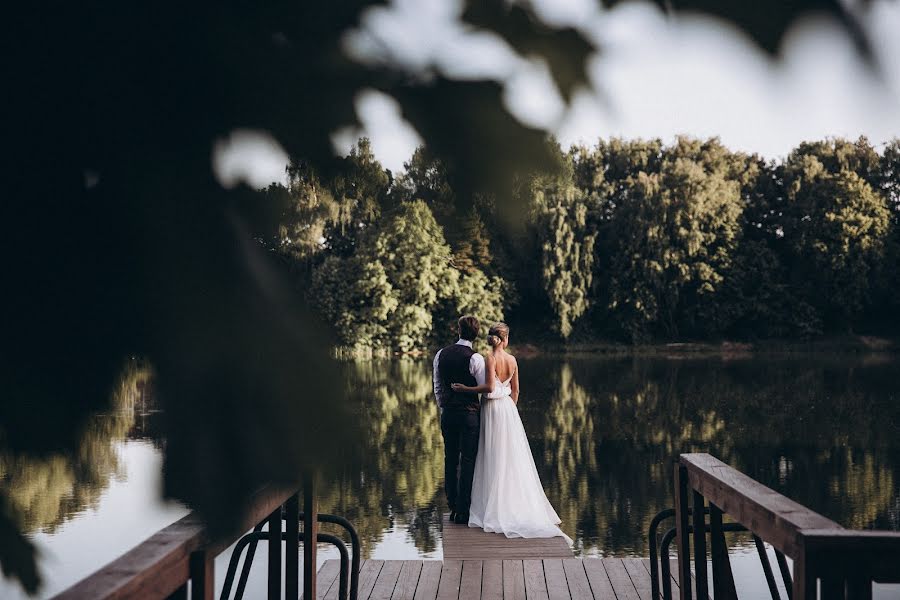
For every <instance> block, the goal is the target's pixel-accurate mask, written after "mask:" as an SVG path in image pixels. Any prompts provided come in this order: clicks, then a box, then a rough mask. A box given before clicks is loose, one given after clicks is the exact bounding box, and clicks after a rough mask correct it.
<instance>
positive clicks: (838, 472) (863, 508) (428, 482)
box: [0, 357, 900, 556]
mask: <svg viewBox="0 0 900 600" xmlns="http://www.w3.org/2000/svg"><path fill="white" fill-rule="evenodd" d="M520 365H521V382H522V398H521V401H520V403H519V410H520V412H521V414H522V418H523V421H524V423H525V428H526V430H527V432H528V436H529V440H530V442H531V448H532V451H533V452H534V456H535V463H536V464H537V467H538V470H539V471H540V475H541V480H542V481H543V483H544V487H545V489H546V490H547V494H548V497H549V498H550V501H551V502H552V503H553V505H554V506H555V507H556V509H557V511H558V512H559V514H560V517H561V518H562V519H563V528H564V529H565V530H566V532H567V533H568V534H569V535H571V536H572V537H573V538H574V539H575V549H576V552H577V553H579V554H582V555H597V554H604V555H626V554H637V555H645V553H646V544H647V540H646V531H647V527H648V525H649V522H650V519H652V517H653V516H654V515H655V514H656V513H657V512H658V511H659V510H662V509H663V508H666V507H669V506H671V505H672V499H671V474H672V463H673V460H674V459H675V457H676V456H677V455H678V453H680V452H689V451H703V452H710V453H712V454H714V455H716V456H718V457H719V458H721V459H722V460H724V461H725V462H727V463H728V464H730V465H732V466H734V467H735V468H737V469H740V470H742V471H744V472H746V473H747V474H748V475H750V476H751V477H753V478H755V479H758V480H759V481H761V482H763V483H765V484H766V485H769V486H771V487H773V488H775V489H776V490H779V491H780V492H782V493H784V494H785V495H787V496H789V497H791V498H794V499H796V500H797V501H799V502H801V503H803V504H805V505H807V506H809V507H810V508H812V509H813V510H816V511H819V512H821V513H823V514H825V515H826V516H828V517H830V518H832V519H834V520H836V521H837V522H839V523H841V524H843V525H845V526H848V527H854V528H879V529H898V528H900V403H898V402H897V387H898V386H897V384H896V382H895V378H894V376H893V374H894V373H895V371H896V368H897V366H898V363H897V361H894V360H886V361H872V360H868V361H867V360H857V359H849V360H848V359H846V358H845V359H836V358H834V359H829V358H822V357H816V358H812V357H803V358H796V357H788V358H765V357H756V358H746V359H740V360H731V361H729V360H724V359H721V358H689V359H680V360H673V359H666V358H625V359H620V358H598V357H593V358H564V359H560V358H552V357H542V358H535V359H522V360H521V361H520ZM430 366H431V365H430V361H429V360H411V359H404V360H394V361H361V362H350V363H344V364H343V369H344V374H343V380H344V381H345V382H346V385H347V388H348V392H349V395H350V397H351V398H352V399H353V406H354V408H355V411H354V415H353V419H355V420H357V421H358V423H359V424H360V426H361V430H362V434H361V436H360V438H359V440H358V441H357V442H355V443H354V444H352V445H350V446H346V445H340V444H338V443H336V447H335V448H334V452H335V453H336V454H337V455H338V456H339V458H341V459H342V460H341V461H340V462H341V464H342V465H343V466H342V470H341V472H340V474H339V476H336V477H334V478H333V479H331V480H330V481H322V482H321V483H320V488H319V497H320V500H319V507H320V510H321V511H322V512H330V513H335V514H341V515H345V516H347V517H348V518H349V519H350V520H351V521H353V522H354V524H355V525H356V527H357V529H358V531H359V533H360V536H361V538H362V541H363V545H364V553H365V555H366V556H370V555H371V554H372V552H373V549H374V548H375V546H376V545H377V544H378V542H379V541H381V540H382V539H384V537H385V535H386V534H387V533H388V532H390V531H392V530H393V531H400V532H405V533H406V535H407V536H408V538H407V539H408V540H409V541H410V542H411V543H412V544H414V546H415V548H416V549H417V550H418V552H419V554H420V555H423V556H425V555H432V556H436V555H437V552H438V550H439V548H440V520H441V515H442V514H443V513H444V512H445V511H446V503H445V500H444V496H443V441H442V439H441V433H440V425H439V422H438V416H437V409H436V407H435V405H434V400H433V396H432V384H431V370H430ZM148 375H149V374H148V372H147V371H146V370H142V369H132V370H131V371H130V372H129V373H128V374H127V376H126V377H125V378H123V385H122V387H121V389H120V391H119V392H118V393H117V394H116V399H115V410H113V411H112V412H111V413H110V414H108V415H104V416H100V417H98V418H97V419H95V420H94V421H93V422H92V424H91V427H89V428H87V429H86V430H85V432H84V434H83V436H82V440H81V445H80V449H79V451H78V453H77V454H76V455H74V456H63V455H53V454H50V455H45V456H43V457H39V458H35V457H24V456H13V455H11V454H9V453H7V454H2V455H0V485H2V486H3V488H4V493H6V494H7V495H8V497H9V498H10V503H11V505H12V507H13V513H14V514H15V515H16V518H17V519H18V521H19V523H20V525H21V526H22V528H23V529H24V530H25V531H28V532H34V531H38V530H41V531H51V532H52V531H53V530H54V529H55V528H57V527H59V526H60V525H61V524H62V523H65V522H66V521H67V520H68V519H70V518H71V517H72V516H73V515H74V514H76V513H78V512H80V511H83V510H85V509H86V508H88V507H92V506H94V505H95V504H96V502H97V499H98V498H99V497H100V495H101V493H102V492H103V490H104V489H106V487H107V486H108V485H109V481H110V480H111V478H113V477H117V476H119V475H120V474H121V473H122V472H123V471H122V469H123V466H122V465H121V464H120V462H119V458H118V456H117V454H116V442H117V441H119V440H123V439H124V438H125V437H126V435H128V436H132V437H133V436H135V435H138V436H141V437H146V436H148V435H149V436H151V437H152V436H153V432H152V431H150V432H149V433H148V432H147V431H144V430H141V431H138V429H140V423H138V422H136V419H135V415H136V413H139V412H141V411H135V406H134V405H135V401H136V399H137V398H138V397H139V388H138V385H143V384H144V383H145V382H146V379H147V377H148ZM352 446H356V447H355V448H354V447H352ZM360 449H362V451H361V452H360V451H359V450H360ZM326 529H328V528H327V527H326ZM733 543H741V542H740V540H737V541H734V542H733Z"/></svg>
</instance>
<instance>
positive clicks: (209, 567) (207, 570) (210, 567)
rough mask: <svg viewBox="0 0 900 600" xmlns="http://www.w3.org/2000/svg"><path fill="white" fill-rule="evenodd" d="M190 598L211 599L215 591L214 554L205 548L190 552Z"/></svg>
mask: <svg viewBox="0 0 900 600" xmlns="http://www.w3.org/2000/svg"><path fill="white" fill-rule="evenodd" d="M189 568H190V573H191V600H213V598H214V597H215V593H216V575H215V556H210V555H209V553H208V552H206V551H205V550H198V551H196V552H191V558H190V567H189Z"/></svg>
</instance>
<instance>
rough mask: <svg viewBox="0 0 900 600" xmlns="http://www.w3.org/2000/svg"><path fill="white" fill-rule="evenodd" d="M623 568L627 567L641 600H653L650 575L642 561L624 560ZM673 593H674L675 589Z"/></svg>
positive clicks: (635, 559) (638, 559)
mask: <svg viewBox="0 0 900 600" xmlns="http://www.w3.org/2000/svg"><path fill="white" fill-rule="evenodd" d="M622 566H624V567H625V570H626V571H627V572H628V576H629V577H631V583H632V584H633V585H634V589H635V590H636V591H637V593H638V596H640V598H641V600H652V599H653V588H652V587H650V574H649V573H648V572H647V569H645V568H644V565H642V564H641V559H640V558H623V559H622ZM672 591H673V593H674V591H675V590H674V588H673V590H672Z"/></svg>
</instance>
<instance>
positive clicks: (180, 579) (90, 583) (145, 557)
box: [53, 480, 322, 600]
mask: <svg viewBox="0 0 900 600" xmlns="http://www.w3.org/2000/svg"><path fill="white" fill-rule="evenodd" d="M300 504H301V498H300V494H299V493H298V492H297V490H290V489H280V488H274V487H271V486H270V487H265V488H263V489H261V490H259V491H258V492H257V493H256V494H255V495H254V496H253V498H252V501H251V502H250V506H249V508H248V510H247V512H246V514H245V517H244V520H243V522H242V523H240V525H239V527H237V528H235V531H234V534H232V535H229V536H225V537H220V538H216V539H213V538H212V537H210V535H209V534H208V532H207V528H206V527H205V525H204V523H203V522H202V520H201V519H200V518H199V517H198V516H197V515H196V514H195V513H190V514H188V515H187V516H185V517H183V518H181V519H179V520H178V521H176V522H174V523H172V524H171V525H169V526H168V527H165V528H163V529H161V530H159V531H158V532H156V533H155V534H153V535H152V536H150V537H149V538H147V539H146V540H144V541H143V542H141V543H140V544H139V545H137V546H136V547H134V548H133V549H131V550H130V551H128V552H126V553H125V554H123V555H121V556H120V557H119V558H117V559H115V560H113V561H112V562H111V563H109V564H107V565H106V566H104V567H102V568H100V569H99V570H97V571H95V572H94V573H92V574H91V575H88V576H87V577H85V578H84V579H82V580H81V581H79V582H77V583H75V584H74V585H73V586H72V587H70V588H68V589H66V590H65V591H63V592H61V593H59V594H57V595H56V596H54V597H53V600H85V599H88V598H89V599H91V600H120V599H124V598H140V599H142V600H145V599H146V600H164V599H172V600H187V598H188V589H189V588H190V598H191V599H192V600H212V599H213V597H214V595H215V570H214V561H215V558H216V556H218V555H219V554H221V553H222V552H224V551H225V550H227V549H228V548H229V547H230V546H231V545H232V544H233V543H234V542H236V541H237V540H238V539H240V538H241V537H243V536H244V534H245V533H246V532H247V531H248V530H250V529H251V528H254V526H258V525H260V524H261V523H262V522H264V521H265V522H267V523H268V531H265V532H262V533H263V534H264V535H266V536H268V538H270V539H269V540H268V541H269V544H268V548H269V552H268V597H269V598H270V599H273V598H281V597H282V585H283V586H284V595H285V597H287V598H297V597H298V596H299V595H300V589H299V581H300V577H299V575H300V563H301V560H300V555H299V548H300V543H301V542H302V543H303V547H304V552H303V560H302V563H303V569H302V570H303V592H304V597H305V598H314V597H316V593H315V590H316V544H315V542H314V541H313V540H317V539H321V537H322V535H320V534H318V521H320V520H321V519H319V516H320V515H318V513H317V507H316V498H315V495H314V489H313V484H312V481H311V480H306V481H304V486H303V511H302V512H301V506H300ZM301 520H302V522H303V531H302V533H301V531H300V522H301ZM283 522H284V524H285V527H286V531H283V528H282V523H283ZM258 529H260V530H261V527H258ZM282 549H283V551H284V555H282ZM282 556H284V559H282Z"/></svg>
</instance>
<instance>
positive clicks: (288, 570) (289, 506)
mask: <svg viewBox="0 0 900 600" xmlns="http://www.w3.org/2000/svg"><path fill="white" fill-rule="evenodd" d="M284 518H285V528H284V529H285V532H286V533H287V541H286V542H285V545H284V597H285V598H287V599H288V600H297V599H298V598H299V597H300V494H299V493H297V494H294V495H293V496H291V497H290V498H289V499H288V501H287V502H286V503H285V505H284Z"/></svg>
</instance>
